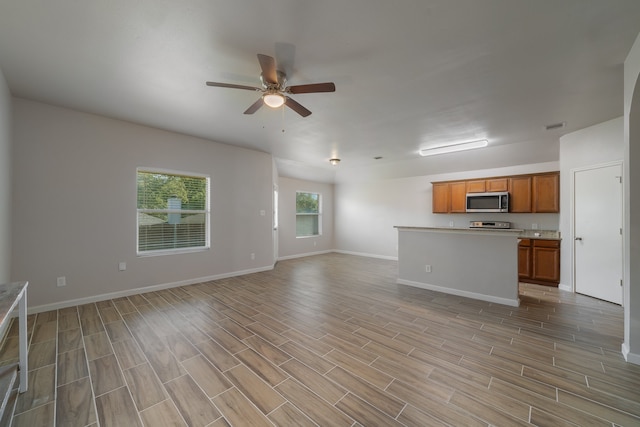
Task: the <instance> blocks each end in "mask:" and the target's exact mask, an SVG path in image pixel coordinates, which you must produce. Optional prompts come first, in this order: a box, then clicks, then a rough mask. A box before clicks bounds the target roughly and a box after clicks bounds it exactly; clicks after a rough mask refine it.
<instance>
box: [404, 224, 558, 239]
mask: <svg viewBox="0 0 640 427" xmlns="http://www.w3.org/2000/svg"><path fill="white" fill-rule="evenodd" d="M393 228H397V229H398V230H411V231H429V232H443V233H492V234H493V235H496V234H504V233H506V234H505V235H509V236H516V237H519V238H521V239H539V240H562V239H561V238H560V233H559V232H558V231H554V230H525V229H522V228H475V227H437V226H428V227H420V226H409V225H395V226H394V227H393Z"/></svg>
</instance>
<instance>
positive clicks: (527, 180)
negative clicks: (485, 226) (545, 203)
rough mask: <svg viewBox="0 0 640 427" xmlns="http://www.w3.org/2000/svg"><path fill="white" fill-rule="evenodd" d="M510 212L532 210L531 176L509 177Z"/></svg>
mask: <svg viewBox="0 0 640 427" xmlns="http://www.w3.org/2000/svg"><path fill="white" fill-rule="evenodd" d="M509 204H510V205H511V206H510V209H509V212H513V213H521V212H531V176H514V177H511V178H509Z"/></svg>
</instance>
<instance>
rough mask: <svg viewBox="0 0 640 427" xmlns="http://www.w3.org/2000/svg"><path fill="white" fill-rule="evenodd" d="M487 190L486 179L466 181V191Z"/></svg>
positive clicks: (478, 191) (480, 191) (477, 191)
mask: <svg viewBox="0 0 640 427" xmlns="http://www.w3.org/2000/svg"><path fill="white" fill-rule="evenodd" d="M485 191H487V181H486V180H484V179H476V180H474V181H467V193H484V192H485Z"/></svg>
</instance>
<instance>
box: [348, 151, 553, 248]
mask: <svg viewBox="0 0 640 427" xmlns="http://www.w3.org/2000/svg"><path fill="white" fill-rule="evenodd" d="M558 167H559V165H558V162H548V163H539V164H534V165H521V166H513V167H506V168H496V169H485V170H476V171H467V172H457V173H449V174H439V175H428V176H418V177H412V178H398V179H387V180H379V181H370V182H355V183H349V184H347V183H344V184H337V185H336V196H335V222H336V230H335V242H336V245H335V248H336V249H337V250H338V251H342V252H347V253H354V254H362V255H370V256H376V257H381V258H391V259H397V256H398V252H397V245H398V234H397V231H396V230H395V229H394V228H393V227H394V226H396V225H399V226H423V227H427V226H429V227H431V226H444V227H447V226H449V224H450V222H451V221H453V223H454V226H456V227H467V226H468V225H469V221H473V220H481V219H482V220H502V221H511V222H512V223H513V227H514V228H525V229H529V228H531V227H532V224H534V223H535V224H538V228H539V229H542V230H557V229H558V214H510V213H495V214H479V213H476V214H449V215H446V214H433V213H432V207H431V203H432V198H431V195H432V192H431V182H433V181H448V180H457V179H467V178H483V177H491V176H506V175H517V174H526V173H535V172H548V171H555V170H558Z"/></svg>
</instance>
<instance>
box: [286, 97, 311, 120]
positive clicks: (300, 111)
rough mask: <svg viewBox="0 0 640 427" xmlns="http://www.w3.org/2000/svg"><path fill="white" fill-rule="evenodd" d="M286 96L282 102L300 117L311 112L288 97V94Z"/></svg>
mask: <svg viewBox="0 0 640 427" xmlns="http://www.w3.org/2000/svg"><path fill="white" fill-rule="evenodd" d="M286 98H287V100H286V101H285V102H284V103H285V104H286V106H287V107H289V108H291V109H292V110H293V111H295V112H296V113H298V114H300V115H301V116H302V117H307V116H308V115H310V114H311V111H309V110H307V109H306V108H304V107H303V106H302V105H300V104H299V103H297V102H296V101H294V100H293V99H291V98H289V97H288V96H287V97H286Z"/></svg>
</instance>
